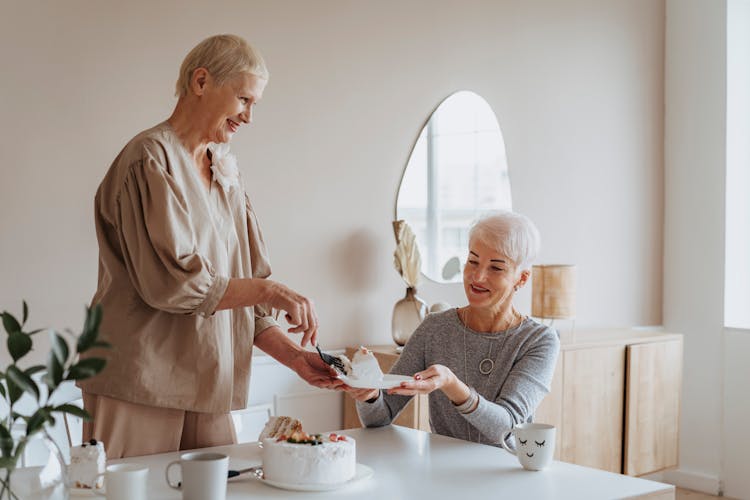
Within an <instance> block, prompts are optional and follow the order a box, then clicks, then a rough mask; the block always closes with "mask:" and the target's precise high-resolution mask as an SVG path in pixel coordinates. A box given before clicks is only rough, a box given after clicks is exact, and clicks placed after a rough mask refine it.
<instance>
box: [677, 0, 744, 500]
mask: <svg viewBox="0 0 750 500" xmlns="http://www.w3.org/2000/svg"><path fill="white" fill-rule="evenodd" d="M748 12H750V9H748V5H747V0H728V1H718V2H717V1H713V0H668V1H667V28H666V69H665V95H666V117H665V234H664V241H665V243H664V255H665V258H664V325H665V327H666V328H667V329H670V330H675V331H681V332H683V333H684V334H685V363H684V366H685V372H684V389H683V404H682V426H681V443H680V467H679V470H678V471H675V472H672V473H669V474H666V478H667V479H668V480H670V481H674V482H676V483H678V484H680V485H682V486H685V487H689V488H693V489H699V490H702V491H706V492H711V493H714V494H716V493H718V492H720V491H723V493H724V494H725V495H727V496H729V497H732V498H748V497H750V479H748V476H747V471H746V469H747V467H746V465H747V463H748V461H747V449H748V447H750V429H748V428H747V422H748V420H750V401H749V400H748V398H747V381H748V379H749V377H750V373H749V372H748V368H747V359H748V357H750V335H748V333H750V332H748V331H747V330H739V329H725V328H724V320H725V317H724V313H725V300H728V299H727V298H725V295H724V293H725V281H724V279H725V265H727V264H728V263H729V261H726V262H725V253H726V255H728V256H731V251H730V250H732V249H729V248H727V249H725V215H727V216H728V217H727V218H726V219H727V220H729V221H731V220H732V219H733V217H734V216H739V215H741V214H737V213H735V212H729V213H727V212H726V210H727V209H729V207H730V205H729V204H728V203H727V201H728V196H729V193H730V191H731V190H732V189H735V188H739V189H742V190H744V191H746V190H747V186H746V185H742V184H741V183H738V182H737V181H736V180H735V181H731V180H729V179H728V178H727V166H728V165H729V164H730V160H731V161H738V158H737V156H738V155H737V154H736V153H737V152H738V149H737V147H736V146H737V144H736V143H734V142H733V141H734V140H735V137H734V136H733V135H732V133H731V131H730V130H729V129H728V126H729V127H730V128H732V127H735V128H736V127H737V126H738V124H740V125H741V124H743V123H746V120H747V117H744V118H742V117H741V110H742V109H744V108H742V107H741V106H740V107H739V108H738V107H737V106H736V104H737V102H736V100H733V99H734V97H736V96H734V97H733V95H732V94H731V93H728V89H729V90H732V89H733V85H736V83H737V82H736V81H735V82H734V83H732V82H729V81H728V80H727V77H728V74H729V77H730V78H731V77H734V76H736V70H737V67H736V66H734V67H732V66H730V65H729V63H732V59H731V58H730V57H729V53H728V51H727V35H728V29H730V28H731V29H737V28H738V27H739V26H738V25H737V22H738V19H737V18H736V16H738V15H741V16H743V17H744V21H743V23H742V24H743V26H742V29H744V30H747V29H748V28H749V27H750V17H748ZM746 35H747V33H745V36H746ZM744 50H745V52H746V51H747V49H746V48H745V49H744ZM743 64H744V65H745V66H746V65H747V62H746V61H745V62H743ZM741 81H742V79H741V78H740V79H739V82H741ZM735 90H740V91H741V92H742V93H745V94H746V92H747V89H746V88H742V89H735ZM728 99H729V100H728ZM745 99H746V96H745ZM733 103H734V104H733ZM735 113H736V114H735ZM738 115H740V116H738ZM745 142H746V138H745ZM739 148H740V150H741V148H742V145H741V144H740V145H739ZM731 155H735V158H734V159H732V158H730V156H731ZM740 168H741V169H744V170H747V163H744V164H741V166H740ZM727 183H730V184H729V185H727ZM738 208H739V207H737V206H735V207H733V208H732V210H737V209H738ZM726 244H727V245H732V244H733V243H732V242H731V241H730V240H727V241H726ZM745 258H746V256H745ZM740 269H741V268H736V267H734V268H727V269H726V271H727V272H728V274H730V275H731V274H732V273H736V272H738V271H739V270H740ZM726 289H727V291H730V292H731V291H732V290H733V289H732V287H727V288H726ZM734 291H736V289H734Z"/></svg>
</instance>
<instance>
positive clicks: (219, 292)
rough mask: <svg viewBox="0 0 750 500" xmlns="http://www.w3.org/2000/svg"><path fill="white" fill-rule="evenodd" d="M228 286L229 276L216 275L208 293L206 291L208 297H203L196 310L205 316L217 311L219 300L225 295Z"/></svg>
mask: <svg viewBox="0 0 750 500" xmlns="http://www.w3.org/2000/svg"><path fill="white" fill-rule="evenodd" d="M228 286H229V278H227V277H226V276H214V277H213V283H211V285H210V286H209V288H208V293H206V298H205V299H203V302H201V304H200V305H199V306H198V308H197V309H196V310H195V312H197V313H198V314H200V315H201V316H203V317H204V318H205V317H208V316H211V315H212V314H213V313H215V312H216V307H218V305H219V302H221V299H222V298H223V297H224V294H225V293H226V291H227V287H228Z"/></svg>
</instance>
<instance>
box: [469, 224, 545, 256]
mask: <svg viewBox="0 0 750 500" xmlns="http://www.w3.org/2000/svg"><path fill="white" fill-rule="evenodd" d="M474 239H476V240H478V241H481V242H482V243H484V244H485V245H487V246H489V247H491V248H494V249H496V250H497V251H498V252H500V253H502V254H503V255H505V256H506V257H508V258H509V259H511V260H512V261H513V263H514V264H515V265H516V267H517V270H518V271H522V270H525V269H531V264H532V262H534V259H536V256H537V254H538V253H539V246H540V243H541V238H540V236H539V230H538V229H537V228H536V226H535V225H534V223H533V222H531V219H529V218H528V217H526V216H525V215H521V214H519V213H516V212H510V211H498V212H491V213H488V214H485V215H482V216H481V217H480V218H479V219H478V220H477V221H476V222H474V224H472V226H471V229H469V241H472V240H474Z"/></svg>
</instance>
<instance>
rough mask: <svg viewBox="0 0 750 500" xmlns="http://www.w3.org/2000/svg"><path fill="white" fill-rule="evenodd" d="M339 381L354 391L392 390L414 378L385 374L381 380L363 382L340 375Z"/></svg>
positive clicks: (362, 380)
mask: <svg viewBox="0 0 750 500" xmlns="http://www.w3.org/2000/svg"><path fill="white" fill-rule="evenodd" d="M339 379H341V380H342V381H343V382H344V383H345V384H346V385H348V386H349V387H354V388H355V389H393V388H394V387H398V386H400V385H401V382H410V381H413V380H414V377H407V376H406V375H391V374H386V375H383V379H382V380H364V379H358V378H351V377H347V376H346V375H341V376H340V377H339Z"/></svg>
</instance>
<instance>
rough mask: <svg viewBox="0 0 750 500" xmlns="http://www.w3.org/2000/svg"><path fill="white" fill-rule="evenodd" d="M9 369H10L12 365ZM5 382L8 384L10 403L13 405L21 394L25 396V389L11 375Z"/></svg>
mask: <svg viewBox="0 0 750 500" xmlns="http://www.w3.org/2000/svg"><path fill="white" fill-rule="evenodd" d="M8 370H10V367H9V368H8ZM5 383H6V384H8V398H9V399H10V404H11V405H13V404H14V403H15V402H16V401H18V399H19V398H20V397H21V396H23V389H22V388H21V387H19V386H18V384H16V383H15V382H13V379H12V378H10V377H7V378H6V379H5Z"/></svg>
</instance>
